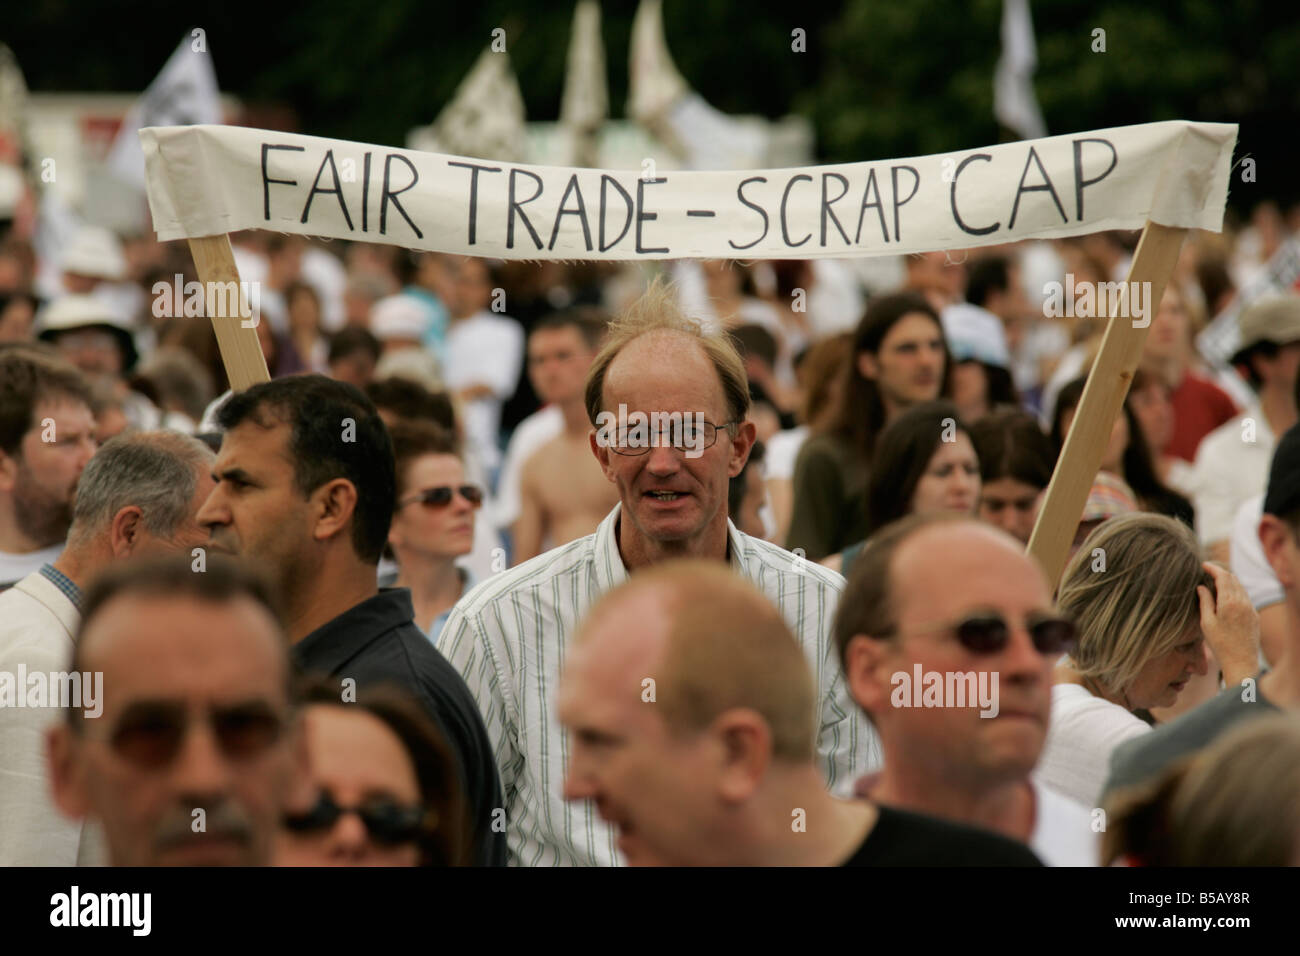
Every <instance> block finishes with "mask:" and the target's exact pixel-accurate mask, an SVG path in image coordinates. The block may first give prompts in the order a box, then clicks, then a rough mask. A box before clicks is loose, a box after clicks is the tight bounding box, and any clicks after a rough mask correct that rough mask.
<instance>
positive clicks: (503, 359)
mask: <svg viewBox="0 0 1300 956" xmlns="http://www.w3.org/2000/svg"><path fill="white" fill-rule="evenodd" d="M445 357H446V376H445V378H446V382H447V387H448V388H449V389H451V390H452V391H457V390H459V389H462V388H468V387H469V386H471V385H486V386H487V387H488V388H490V389H491V390H492V395H491V397H489V398H476V399H474V401H472V402H466V403H465V436H466V438H467V439H468V441H469V443H470V444H471V445H473V446H474V448H475V450H476V451H477V452H478V454H479V458H480V460H481V461H482V462H483V466H484V467H485V468H486V469H487V470H488V471H489V472H490V471H492V470H493V469H494V468H496V467H497V465H498V464H500V462H501V452H500V450H499V449H498V448H497V432H498V431H500V428H501V406H502V404H503V403H504V402H505V401H506V400H507V399H508V398H510V396H511V395H513V394H514V392H515V387H516V386H517V385H518V384H519V373H520V371H521V370H522V369H523V362H524V330H523V328H522V327H521V326H520V325H519V323H518V322H516V321H515V320H514V319H512V318H508V317H507V316H504V315H498V314H496V313H494V312H488V311H487V310H483V311H480V312H476V313H475V314H474V315H472V316H470V317H469V318H468V319H462V320H460V321H456V322H452V323H451V324H450V325H449V326H448V328H447V340H446V349H445Z"/></svg>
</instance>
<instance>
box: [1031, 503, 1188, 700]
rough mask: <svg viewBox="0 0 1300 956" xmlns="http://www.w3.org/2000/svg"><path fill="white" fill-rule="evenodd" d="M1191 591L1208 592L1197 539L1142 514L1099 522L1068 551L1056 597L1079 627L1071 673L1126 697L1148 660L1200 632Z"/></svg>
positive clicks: (1169, 521) (1166, 520)
mask: <svg viewBox="0 0 1300 956" xmlns="http://www.w3.org/2000/svg"><path fill="white" fill-rule="evenodd" d="M1094 567H1095V568H1097V570H1094ZM1103 568H1104V570H1103ZM1198 584H1204V585H1205V586H1206V587H1208V588H1210V591H1211V593H1214V579H1213V578H1212V577H1211V576H1210V574H1209V572H1207V571H1206V570H1205V569H1204V568H1202V567H1201V551H1200V545H1199V544H1198V543H1197V540H1196V536H1195V535H1194V534H1193V533H1192V530H1191V529H1190V528H1188V527H1187V526H1186V525H1185V524H1183V523H1182V522H1180V521H1177V520H1175V519H1173V518H1168V517H1165V516H1164V515H1155V514H1146V513H1138V514H1130V515H1121V516H1119V517H1116V518H1111V519H1109V520H1108V521H1104V522H1102V523H1101V524H1100V525H1099V526H1098V527H1097V528H1096V529H1095V530H1094V531H1093V532H1092V534H1090V535H1088V537H1087V539H1086V540H1085V541H1084V542H1083V545H1082V546H1081V547H1080V548H1079V550H1078V551H1077V552H1075V555H1074V557H1073V558H1072V559H1071V561H1070V563H1069V565H1068V566H1067V567H1066V569H1065V575H1064V577H1063V578H1062V580H1061V588H1060V591H1059V592H1058V594H1057V598H1056V603H1057V606H1058V607H1059V608H1060V610H1061V613H1063V614H1065V615H1067V616H1068V617H1070V618H1072V619H1073V620H1074V622H1075V624H1076V625H1077V626H1078V628H1079V646H1078V647H1077V648H1076V650H1075V651H1074V653H1073V654H1071V660H1072V661H1073V663H1074V666H1075V668H1076V669H1077V670H1078V672H1079V673H1080V674H1081V675H1083V676H1084V677H1093V678H1096V679H1097V680H1099V681H1100V682H1101V683H1102V684H1103V685H1104V686H1105V687H1106V688H1107V689H1108V690H1110V691H1112V692H1116V693H1123V692H1126V691H1127V690H1128V689H1129V687H1130V686H1132V683H1133V681H1134V679H1135V678H1136V677H1137V675H1138V672H1139V671H1140V670H1142V668H1143V666H1144V665H1145V664H1146V663H1147V662H1148V661H1150V660H1152V659H1153V658H1156V657H1160V656H1161V655H1163V654H1167V653H1169V652H1170V651H1171V650H1173V649H1174V648H1175V647H1177V646H1178V645H1179V644H1183V643H1185V642H1186V641H1187V635H1188V632H1190V631H1192V630H1193V629H1199V627H1200V622H1201V610H1200V599H1199V598H1198V597H1197V594H1196V586H1197V585H1198Z"/></svg>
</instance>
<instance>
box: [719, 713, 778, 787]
mask: <svg viewBox="0 0 1300 956" xmlns="http://www.w3.org/2000/svg"><path fill="white" fill-rule="evenodd" d="M709 733H710V734H712V735H713V736H714V738H715V739H716V740H717V741H718V743H719V744H720V745H721V746H720V748H719V751H720V754H721V758H722V766H721V773H720V775H719V779H718V791H719V793H718V795H719V796H720V797H721V798H722V799H723V800H725V801H727V802H728V803H732V804H739V803H744V802H745V801H746V800H748V799H749V797H750V796H751V795H752V794H753V793H754V791H755V790H757V789H758V788H759V787H760V786H761V785H762V783H763V777H764V776H765V775H766V773H767V769H768V767H769V766H771V763H772V730H771V728H769V727H768V725H767V721H766V720H764V719H763V716H762V715H761V714H759V713H758V711H755V710H751V709H750V708H748V707H736V708H733V709H731V710H727V711H723V712H722V713H721V714H719V715H718V716H717V717H716V718H715V719H714V721H713V725H712V727H711V728H710V730H709Z"/></svg>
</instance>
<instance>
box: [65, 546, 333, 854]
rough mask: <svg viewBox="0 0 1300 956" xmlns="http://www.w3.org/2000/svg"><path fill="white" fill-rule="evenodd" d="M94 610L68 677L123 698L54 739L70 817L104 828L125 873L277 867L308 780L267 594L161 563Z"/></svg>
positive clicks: (122, 584)
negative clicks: (295, 803)
mask: <svg viewBox="0 0 1300 956" xmlns="http://www.w3.org/2000/svg"><path fill="white" fill-rule="evenodd" d="M85 612H86V613H85V618H84V619H83V620H82V622H81V626H80V628H79V631H78V635H77V641H76V644H75V651H74V652H73V655H72V663H71V665H70V670H71V671H72V672H74V673H77V674H80V675H82V677H83V688H84V686H85V683H86V681H85V680H84V679H86V678H89V677H90V676H91V675H102V681H101V682H100V684H101V690H102V687H104V686H107V687H111V688H112V692H111V693H109V694H107V695H102V696H100V697H99V698H98V700H97V701H96V702H95V704H96V707H97V708H98V710H99V712H98V713H96V712H95V710H94V709H91V708H90V707H89V706H88V705H89V703H90V702H89V701H87V700H85V699H84V693H83V695H82V696H83V700H81V701H70V702H69V703H68V704H67V705H66V706H65V708H64V713H65V716H66V720H64V721H62V722H60V723H58V724H56V725H54V726H53V727H51V728H50V730H49V731H48V734H47V739H46V743H47V750H48V754H49V765H50V788H51V790H52V791H53V794H54V799H55V802H56V803H57V804H58V806H59V808H60V810H62V811H63V812H64V813H65V814H66V815H67V816H69V817H72V818H75V819H81V818H86V819H90V820H94V821H97V822H98V823H99V824H101V825H102V827H103V832H104V837H105V839H106V842H107V845H108V853H109V861H110V863H111V864H112V865H114V866H185V865H189V866H203V865H207V866H211V865H226V866H264V865H266V864H268V863H269V862H270V860H271V851H272V847H273V845H274V838H275V832H276V827H277V825H278V823H279V820H280V817H281V815H282V813H283V812H284V810H285V808H286V806H287V805H288V802H289V800H290V797H291V793H292V788H293V787H294V786H295V784H296V783H297V782H298V781H300V780H302V779H303V778H304V777H305V775H306V769H307V767H306V759H305V758H306V751H305V749H304V748H303V746H302V740H301V737H300V735H299V731H298V728H297V722H296V719H295V715H294V713H293V709H292V704H291V696H290V678H291V675H290V664H289V655H288V653H287V648H286V642H285V639H284V632H283V630H282V629H281V628H280V624H279V621H278V620H277V617H276V614H275V611H274V605H273V602H272V599H271V597H270V594H269V591H268V588H267V586H266V585H265V584H264V583H261V582H260V581H259V580H257V579H256V578H255V577H254V576H252V575H251V574H250V573H249V572H248V571H245V570H243V569H241V568H239V567H235V566H233V565H232V564H230V563H228V562H225V561H222V560H221V559H219V558H218V559H213V560H212V561H209V562H207V564H206V567H205V570H204V571H203V572H202V573H197V572H195V571H194V569H193V567H192V564H191V560H190V558H189V556H188V555H184V556H179V557H173V558H170V559H161V560H157V559H155V560H152V561H146V562H144V563H134V564H130V565H125V566H121V567H117V568H114V569H112V570H110V571H108V572H107V573H106V574H104V575H103V576H102V577H100V578H99V579H97V580H96V582H95V584H94V586H93V587H92V588H91V589H90V592H89V593H88V594H87V596H86V602H85ZM91 717H93V718H95V719H87V718H91ZM199 821H201V824H200V823H199Z"/></svg>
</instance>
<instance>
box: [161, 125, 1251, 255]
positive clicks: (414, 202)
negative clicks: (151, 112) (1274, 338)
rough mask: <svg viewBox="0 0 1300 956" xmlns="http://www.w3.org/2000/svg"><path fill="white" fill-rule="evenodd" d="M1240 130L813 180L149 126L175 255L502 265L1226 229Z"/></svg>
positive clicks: (1186, 130) (1108, 134) (1181, 128)
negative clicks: (267, 243)
mask: <svg viewBox="0 0 1300 956" xmlns="http://www.w3.org/2000/svg"><path fill="white" fill-rule="evenodd" d="M1236 139H1237V127H1236V126H1235V125H1232V124H1224V123H1189V122H1184V121H1181V120H1171V121H1168V122H1162V123H1148V124H1145V125H1142V126H1125V127H1118V128H1114V129H1104V130H1095V131H1091V132H1083V133H1071V134H1067V135H1064V136H1051V137H1047V138H1045V139H1036V140H1027V141H1024V142H1018V143H1004V144H1002V145H999V146H989V147H986V148H983V149H973V150H963V151H960V152H954V153H947V154H940V155H934V156H922V157H914V158H909V159H892V160H891V159H887V160H880V161H878V162H867V163H850V164H842V165H835V166H809V167H803V168H798V169H771V170H745V171H743V172H740V171H730V172H709V171H684V172H677V171H673V172H669V171H666V170H663V171H659V172H657V173H656V172H655V171H654V170H653V169H650V168H643V169H641V170H600V169H570V168H565V167H554V166H529V165H523V164H517V163H506V162H498V161H491V160H482V159H468V158H465V157H461V156H444V155H441V154H437V153H423V152H416V151H413V150H406V149H394V148H390V147H387V146H369V145H365V144H362V143H351V142H346V141H343V140H331V139H321V138H319V137H315V136H300V135H295V134H291V133H276V132H269V131H266V130H257V129H246V128H242V127H231V126H181V127H155V128H150V129H142V130H141V131H140V141H141V144H142V146H143V148H144V154H145V162H146V166H147V169H148V190H149V205H150V208H151V210H152V212H153V221H154V228H155V230H157V233H158V238H159V239H161V240H169V239H183V238H191V237H197V236H210V235H217V234H220V233H226V232H235V231H238V230H241V229H270V230H274V231H277V232H285V233H299V234H302V235H308V236H323V237H327V238H334V239H356V240H361V241H365V242H383V243H390V244H393V245H400V246H406V247H408V248H412V249H428V250H434V251H438V252H449V253H457V254H461V255H473V256H488V257H498V258H504V259H570V260H574V259H687V258H709V259H746V260H748V259H808V258H817V257H846V256H870V255H886V254H888V255H897V254H899V253H910V252H927V251H931V250H937V249H959V248H967V247H974V246H982V245H990V244H994V243H1003V242H1012V241H1015V240H1020V239H1029V238H1051V237H1058V236H1072V235H1080V234H1083V233H1089V232H1097V231H1100V230H1103V229H1139V228H1141V227H1142V226H1143V225H1144V224H1145V223H1146V221H1147V220H1148V219H1149V220H1152V221H1154V222H1157V223H1160V224H1161V225H1165V226H1173V227H1184V228H1191V229H1207V230H1211V231H1215V232H1217V231H1219V230H1220V229H1221V228H1222V225H1223V209H1224V204H1225V202H1226V201H1227V194H1228V174H1229V169H1230V166H1231V163H1232V151H1233V146H1234V144H1235V143H1236Z"/></svg>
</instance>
